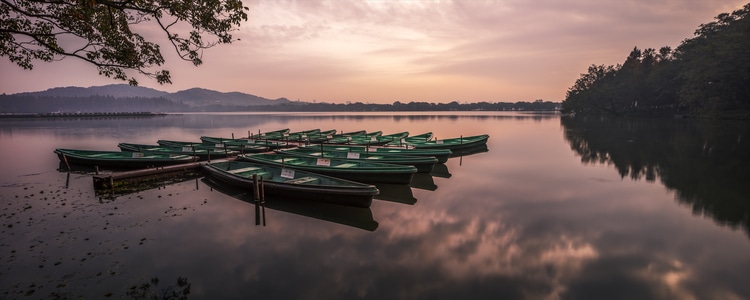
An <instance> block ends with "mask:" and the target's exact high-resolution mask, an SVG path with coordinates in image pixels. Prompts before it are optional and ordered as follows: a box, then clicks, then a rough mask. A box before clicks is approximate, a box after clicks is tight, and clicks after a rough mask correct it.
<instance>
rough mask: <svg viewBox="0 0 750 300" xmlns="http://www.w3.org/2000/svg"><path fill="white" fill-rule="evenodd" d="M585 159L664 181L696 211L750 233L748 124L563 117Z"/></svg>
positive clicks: (634, 176) (572, 141)
mask: <svg viewBox="0 0 750 300" xmlns="http://www.w3.org/2000/svg"><path fill="white" fill-rule="evenodd" d="M561 122H562V125H563V127H564V128H565V140H566V141H567V142H568V143H569V144H570V147H571V149H572V150H574V151H575V152H576V153H577V154H578V155H580V156H581V161H582V162H583V163H585V164H595V163H600V164H609V165H614V167H615V168H616V169H617V171H618V172H619V173H620V176H621V177H622V178H625V177H630V178H631V179H633V180H641V179H645V180H646V181H649V182H653V181H655V180H657V179H658V180H660V181H661V183H662V184H664V186H666V187H667V188H668V189H670V190H674V191H675V192H676V198H677V201H679V202H680V203H682V204H686V205H688V206H690V207H691V209H692V212H693V214H696V215H705V216H710V217H711V218H713V219H714V220H715V221H716V222H717V223H718V224H721V225H725V226H729V227H731V228H733V229H737V228H742V229H743V230H744V231H745V234H748V235H749V236H750V202H748V195H750V185H749V184H748V182H750V141H748V140H747V137H748V136H750V123H748V122H743V121H726V120H725V121H701V120H685V119H667V120H664V119H607V118H592V117H577V118H568V117H565V118H562V119H561Z"/></svg>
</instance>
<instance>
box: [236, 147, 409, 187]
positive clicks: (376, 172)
mask: <svg viewBox="0 0 750 300" xmlns="http://www.w3.org/2000/svg"><path fill="white" fill-rule="evenodd" d="M284 158H286V159H284ZM237 159H239V160H242V161H251V162H255V163H260V164H266V165H272V166H283V167H286V168H293V169H297V170H303V171H307V172H313V173H318V174H323V175H327V176H332V177H337V178H343V179H346V180H351V181H356V182H366V183H395V184H409V183H410V182H411V180H412V178H413V177H414V174H415V173H417V168H415V167H413V166H402V165H394V164H382V163H369V162H351V161H348V160H341V159H335V158H333V159H329V160H330V162H331V165H329V166H325V165H317V164H316V160H318V159H319V158H315V157H298V156H288V155H283V154H255V155H239V156H237Z"/></svg>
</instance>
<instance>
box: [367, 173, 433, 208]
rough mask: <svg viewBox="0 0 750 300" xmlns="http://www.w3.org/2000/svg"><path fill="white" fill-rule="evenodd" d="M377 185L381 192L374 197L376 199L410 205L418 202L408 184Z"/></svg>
mask: <svg viewBox="0 0 750 300" xmlns="http://www.w3.org/2000/svg"><path fill="white" fill-rule="evenodd" d="M425 175H426V174H425ZM428 176H429V175H428ZM375 186H376V187H378V190H380V194H378V195H375V197H373V198H375V199H378V200H384V201H389V202H396V203H402V204H408V205H414V204H415V203H417V198H414V194H412V191H411V187H410V186H409V185H408V184H394V183H378V184H375Z"/></svg>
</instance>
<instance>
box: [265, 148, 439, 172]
mask: <svg viewBox="0 0 750 300" xmlns="http://www.w3.org/2000/svg"><path fill="white" fill-rule="evenodd" d="M278 153H282V154H289V155H295V156H312V157H323V158H339V159H351V160H364V161H372V162H378V163H386V164H396V165H404V166H414V167H416V168H417V172H418V173H429V172H432V168H434V167H435V164H436V163H437V158H435V157H425V156H407V155H388V154H386V155H383V154H378V153H377V152H371V153H360V152H348V151H320V149H316V147H303V148H291V149H285V150H279V151H278Z"/></svg>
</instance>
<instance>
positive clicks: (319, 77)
mask: <svg viewBox="0 0 750 300" xmlns="http://www.w3.org/2000/svg"><path fill="white" fill-rule="evenodd" d="M743 4H744V3H743V2H742V1H739V0H723V1H718V2H717V1H698V0H680V1H677V0H666V1H648V0H605V1H589V0H586V1H584V0H568V1H562V0H536V1H522V0H506V1H500V0H498V1H491V0H470V1H458V0H457V1H442V0H431V1H430V0H423V1H418V0H400V1H399V0H372V1H354V0H328V1H325V0H304V1H302V0H300V1H295V0H281V1H276V0H251V1H247V2H246V3H245V5H246V6H248V7H250V15H249V21H248V22H247V23H246V24H243V26H242V27H241V29H240V31H238V32H236V33H235V35H236V37H239V38H240V39H241V41H238V42H235V43H233V44H232V45H222V46H220V47H217V48H214V49H209V50H207V52H206V53H205V57H204V61H205V63H204V65H203V66H201V67H200V68H198V69H195V68H193V67H192V66H191V65H189V64H185V63H182V62H179V61H175V60H170V63H169V65H168V67H169V68H170V69H171V70H172V72H173V74H174V75H173V76H174V79H175V84H174V85H173V86H168V87H157V88H161V89H167V90H179V89H184V88H190V87H193V86H202V87H205V88H212V89H218V90H223V91H228V90H237V91H243V92H248V93H253V94H256V95H261V96H265V97H270V98H275V97H289V98H293V99H298V98H299V99H302V100H312V99H317V100H319V101H332V102H343V101H350V100H360V99H361V100H366V101H373V102H385V103H389V102H392V101H394V100H401V99H413V100H415V101H432V102H445V101H452V100H457V99H458V100H461V101H479V100H494V101H500V100H502V101H518V100H534V99H538V98H543V99H546V100H553V101H556V100H562V98H563V97H564V94H565V91H566V90H567V88H568V87H569V86H570V85H571V84H572V83H573V82H574V81H575V79H577V78H578V76H579V74H580V73H582V72H585V70H586V67H587V66H589V65H591V64H617V63H621V62H622V61H623V60H624V58H625V57H626V56H627V55H628V53H629V51H630V50H631V49H632V48H633V47H636V46H637V47H640V48H659V47H661V46H672V47H674V46H677V45H678V44H679V43H680V42H681V41H682V40H684V39H686V38H690V37H691V36H692V34H693V32H694V31H695V29H697V27H698V26H699V25H700V24H701V23H706V22H710V21H712V19H713V17H714V16H716V15H717V14H719V13H721V12H730V11H732V10H735V9H738V8H740V7H741V6H742V5H743ZM169 58H171V57H169V56H168V59H169ZM5 66H6V65H5V63H4V65H3V70H4V71H3V77H6V75H5V74H6V73H8V72H13V73H14V74H16V73H21V71H18V70H15V69H14V70H12V71H5V70H6V69H7V68H5ZM24 76H26V75H24ZM11 77H16V76H11ZM95 77H96V74H90V76H89V75H86V76H85V77H83V78H84V79H81V81H84V82H85V81H86V79H85V78H95ZM58 85H59V84H58V83H57V82H56V81H55V80H54V79H50V81H47V82H42V83H39V82H37V83H35V84H33V85H21V86H19V87H18V88H25V89H27V90H28V89H35V88H36V89H44V88H46V87H53V86H58ZM144 85H151V83H149V82H144ZM1 88H3V89H4V90H5V89H7V90H8V91H11V88H10V87H1ZM11 92H13V91H11Z"/></svg>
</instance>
